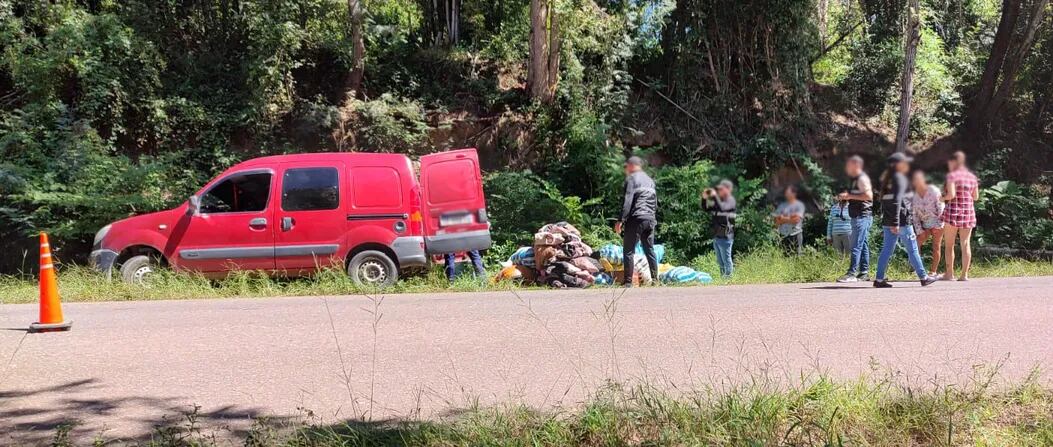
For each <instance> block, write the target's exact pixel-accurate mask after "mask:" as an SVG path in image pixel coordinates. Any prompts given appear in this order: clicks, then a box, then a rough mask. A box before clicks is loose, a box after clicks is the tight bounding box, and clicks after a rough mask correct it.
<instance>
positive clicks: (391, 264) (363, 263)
mask: <svg viewBox="0 0 1053 447" xmlns="http://www.w3.org/2000/svg"><path fill="white" fill-rule="evenodd" d="M347 274H348V275H351V280H352V281H354V283H355V285H357V286H359V287H374V288H385V287H391V286H393V285H395V281H398V279H399V270H398V266H396V265H395V261H392V260H391V258H390V257H388V255H386V254H384V252H380V251H376V250H365V251H363V252H361V253H358V254H356V255H355V256H353V257H352V258H351V262H349V263H348V264H347Z"/></svg>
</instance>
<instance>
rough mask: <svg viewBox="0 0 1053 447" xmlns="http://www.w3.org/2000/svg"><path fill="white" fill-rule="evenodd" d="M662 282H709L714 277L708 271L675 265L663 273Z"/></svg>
mask: <svg viewBox="0 0 1053 447" xmlns="http://www.w3.org/2000/svg"><path fill="white" fill-rule="evenodd" d="M660 276H661V278H662V282H667V283H699V284H709V283H711V282H713V277H712V276H710V275H709V273H706V272H700V271H697V270H695V269H693V268H691V267H673V268H671V269H669V270H667V271H665V272H664V273H662V274H661V275H660Z"/></svg>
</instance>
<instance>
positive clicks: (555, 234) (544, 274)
mask: <svg viewBox="0 0 1053 447" xmlns="http://www.w3.org/2000/svg"><path fill="white" fill-rule="evenodd" d="M497 279H498V280H507V279H516V280H521V281H523V282H524V283H527V284H544V285H547V286H550V287H555V288H560V289H563V288H585V287H589V286H591V285H593V284H597V283H599V284H611V283H612V279H611V277H610V275H609V274H607V273H605V272H604V271H603V269H602V266H601V265H600V260H599V258H598V256H597V255H596V253H594V252H593V250H592V247H589V246H588V244H586V243H585V242H583V241H582V240H581V232H580V231H578V229H577V228H574V225H571V224H569V223H567V222H559V223H554V224H548V225H545V226H543V227H541V228H540V229H539V230H538V231H537V233H536V234H534V245H533V246H531V247H521V248H520V249H519V250H516V252H515V253H512V256H511V257H509V259H508V262H507V263H506V266H505V267H504V268H503V269H501V272H500V273H498V275H497Z"/></svg>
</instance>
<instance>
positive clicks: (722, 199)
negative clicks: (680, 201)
mask: <svg viewBox="0 0 1053 447" xmlns="http://www.w3.org/2000/svg"><path fill="white" fill-rule="evenodd" d="M734 188H735V185H734V184H733V183H731V180H727V179H724V180H721V181H720V183H718V184H717V188H716V189H712V188H708V189H706V190H704V191H702V209H704V210H706V211H708V212H709V213H710V214H712V218H711V225H712V227H713V250H714V251H716V252H717V264H720V275H721V276H723V277H725V278H730V277H731V274H732V273H733V272H734V270H735V263H734V261H732V260H731V246H732V245H733V244H734V242H735V217H736V216H737V214H735V205H736V204H735V196H733V195H731V192H732V190H733V189H734Z"/></svg>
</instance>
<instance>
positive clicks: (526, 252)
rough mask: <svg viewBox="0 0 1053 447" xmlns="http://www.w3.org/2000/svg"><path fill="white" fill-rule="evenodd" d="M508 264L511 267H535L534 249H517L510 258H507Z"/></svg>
mask: <svg viewBox="0 0 1053 447" xmlns="http://www.w3.org/2000/svg"><path fill="white" fill-rule="evenodd" d="M508 262H510V263H512V265H521V266H523V267H535V266H536V264H534V247H519V249H518V250H516V252H515V253H512V256H509V257H508Z"/></svg>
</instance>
